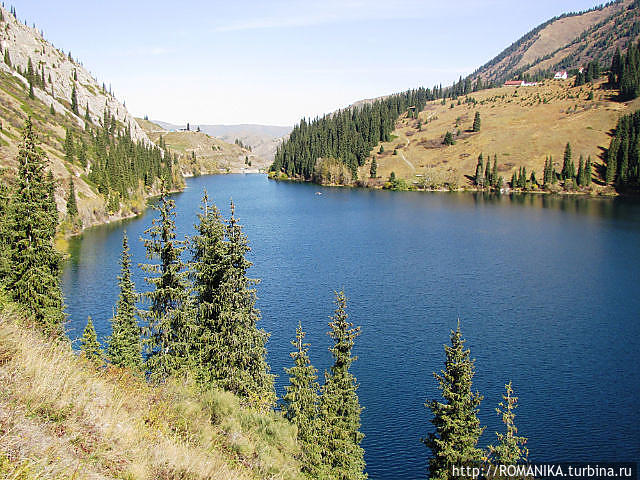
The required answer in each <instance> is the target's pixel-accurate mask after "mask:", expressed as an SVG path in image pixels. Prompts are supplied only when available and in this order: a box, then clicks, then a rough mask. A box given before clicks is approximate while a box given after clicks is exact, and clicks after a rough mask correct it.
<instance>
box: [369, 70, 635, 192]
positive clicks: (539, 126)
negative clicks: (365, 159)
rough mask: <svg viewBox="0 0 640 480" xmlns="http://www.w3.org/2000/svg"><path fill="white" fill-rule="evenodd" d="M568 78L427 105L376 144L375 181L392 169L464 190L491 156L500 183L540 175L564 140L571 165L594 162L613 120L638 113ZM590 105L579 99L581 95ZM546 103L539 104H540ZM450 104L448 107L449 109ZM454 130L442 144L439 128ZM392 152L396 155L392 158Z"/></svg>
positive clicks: (415, 178)
mask: <svg viewBox="0 0 640 480" xmlns="http://www.w3.org/2000/svg"><path fill="white" fill-rule="evenodd" d="M571 85H573V79H569V80H566V81H552V80H548V81H546V82H544V83H542V84H539V85H538V86H535V87H519V88H517V89H516V88H513V87H502V88H496V89H489V90H483V91H481V92H476V93H474V94H471V95H470V97H473V98H474V99H475V100H476V101H477V103H476V104H473V103H465V100H466V97H462V98H461V102H462V103H461V104H460V105H458V101H457V100H455V101H452V100H448V101H447V102H446V105H442V104H441V102H440V101H435V102H429V104H427V106H426V108H425V110H424V111H423V112H421V113H420V114H419V118H420V120H421V121H422V130H421V131H420V130H419V129H418V121H417V120H414V119H407V118H406V116H403V117H401V118H400V119H399V121H398V122H397V124H396V129H395V131H394V132H393V136H394V138H393V140H392V141H391V142H386V143H383V144H382V145H383V146H384V150H385V151H384V153H383V154H378V151H379V148H380V147H379V146H377V147H376V148H375V149H374V150H373V151H372V154H375V155H376V157H377V162H378V176H379V177H382V178H383V179H386V178H388V177H389V175H390V174H391V172H392V171H394V172H395V173H396V175H397V176H398V177H399V178H404V179H407V180H408V181H409V182H416V181H421V180H422V179H424V178H431V179H433V180H434V183H438V182H455V183H457V185H458V186H461V187H463V186H465V185H471V181H470V180H469V178H467V176H472V175H473V174H474V173H475V167H476V163H477V158H478V155H479V154H480V153H484V156H485V158H486V156H487V155H491V158H492V161H493V156H494V154H497V155H498V169H499V174H500V175H502V176H503V177H504V180H505V181H507V180H509V179H510V178H511V174H512V172H514V171H516V170H517V169H518V168H519V167H521V166H525V167H526V168H527V171H528V172H531V170H535V171H536V174H537V176H538V178H541V176H542V171H543V166H544V161H545V157H546V156H548V155H552V156H553V159H554V161H555V163H556V168H558V171H559V170H560V169H561V167H562V156H563V152H564V148H565V145H566V143H567V142H570V143H571V147H572V151H573V158H574V161H575V165H576V168H577V167H578V159H579V156H580V154H582V155H584V157H585V159H586V158H587V156H589V155H590V156H591V158H592V161H594V162H595V163H597V164H602V153H603V148H608V146H609V142H610V140H611V137H610V135H609V132H610V130H611V129H612V128H614V127H615V125H616V122H617V119H618V117H619V116H621V115H623V114H626V113H628V112H630V111H633V110H634V109H635V108H638V106H639V105H638V100H636V101H634V102H630V103H618V102H615V101H613V100H611V99H610V97H611V96H612V95H614V94H615V92H613V91H609V90H605V89H604V85H603V83H599V84H597V85H595V86H591V85H585V86H583V87H577V88H575V87H571ZM591 91H592V92H593V95H594V98H593V100H587V98H588V96H589V92H591ZM545 102H546V103H545ZM452 103H453V104H454V107H453V108H451V104H452ZM476 111H479V112H480V116H481V120H482V127H481V130H480V132H477V133H473V132H470V129H471V126H472V124H473V118H474V114H475V112H476ZM458 130H460V135H459V136H456V137H455V140H456V144H455V145H453V146H444V145H443V144H442V140H443V137H444V135H445V133H446V132H447V131H451V132H454V135H455V134H456V133H457V132H458ZM394 149H397V154H396V155H393V151H394ZM368 173H369V164H366V165H365V166H363V167H361V169H360V171H359V172H358V174H359V178H367V177H368Z"/></svg>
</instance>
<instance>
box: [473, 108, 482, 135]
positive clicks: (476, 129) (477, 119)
mask: <svg viewBox="0 0 640 480" xmlns="http://www.w3.org/2000/svg"><path fill="white" fill-rule="evenodd" d="M480 123H481V122H480V112H476V115H475V117H474V119H473V131H474V132H479V131H480Z"/></svg>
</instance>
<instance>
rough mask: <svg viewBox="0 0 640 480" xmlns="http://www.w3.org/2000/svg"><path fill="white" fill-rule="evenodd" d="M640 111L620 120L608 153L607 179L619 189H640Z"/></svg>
mask: <svg viewBox="0 0 640 480" xmlns="http://www.w3.org/2000/svg"><path fill="white" fill-rule="evenodd" d="M639 136H640V110H638V111H636V112H635V113H632V114H629V115H624V116H622V117H620V119H619V120H618V124H617V126H616V133H615V136H614V137H613V138H612V139H611V144H610V145H609V149H608V151H607V168H606V171H605V179H606V182H607V183H609V184H614V185H615V186H616V187H618V188H619V189H627V188H633V189H637V188H638V187H640V152H639V151H638V148H640V140H639V138H638V137H639Z"/></svg>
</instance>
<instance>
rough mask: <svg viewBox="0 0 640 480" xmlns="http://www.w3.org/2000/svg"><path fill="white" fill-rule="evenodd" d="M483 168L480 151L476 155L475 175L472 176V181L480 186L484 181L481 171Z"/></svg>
mask: <svg viewBox="0 0 640 480" xmlns="http://www.w3.org/2000/svg"><path fill="white" fill-rule="evenodd" d="M483 169H484V164H483V161H482V153H481V154H480V155H478V163H477V164H476V175H475V177H474V182H475V184H476V185H477V186H482V185H483V182H484V177H483V176H482V172H483Z"/></svg>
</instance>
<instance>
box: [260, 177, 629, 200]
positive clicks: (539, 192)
mask: <svg viewBox="0 0 640 480" xmlns="http://www.w3.org/2000/svg"><path fill="white" fill-rule="evenodd" d="M268 179H269V180H273V181H276V182H290V183H308V184H312V185H317V186H318V187H331V188H354V189H358V188H361V189H363V190H386V191H390V192H417V193H427V192H433V193H436V192H438V193H487V194H492V195H514V194H515V195H558V196H567V197H570V196H580V197H588V198H638V197H640V195H639V194H635V193H626V194H625V193H620V192H616V191H615V190H613V191H611V192H606V191H586V192H581V191H567V190H560V191H556V192H552V191H550V190H521V189H511V188H506V189H502V191H494V190H487V189H476V188H473V187H459V188H407V189H392V188H384V187H383V186H379V185H346V184H333V183H331V184H329V183H328V184H320V183H315V182H313V181H312V180H303V179H298V178H282V177H274V176H268Z"/></svg>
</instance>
